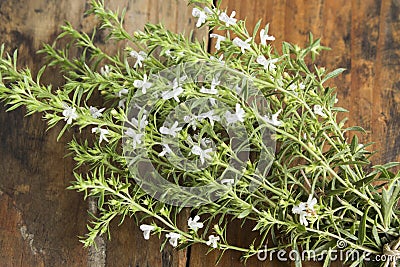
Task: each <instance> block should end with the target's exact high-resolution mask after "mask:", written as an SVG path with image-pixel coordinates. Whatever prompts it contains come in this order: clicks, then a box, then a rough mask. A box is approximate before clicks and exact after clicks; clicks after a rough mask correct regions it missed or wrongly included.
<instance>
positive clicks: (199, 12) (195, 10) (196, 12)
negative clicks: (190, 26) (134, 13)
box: [192, 7, 207, 28]
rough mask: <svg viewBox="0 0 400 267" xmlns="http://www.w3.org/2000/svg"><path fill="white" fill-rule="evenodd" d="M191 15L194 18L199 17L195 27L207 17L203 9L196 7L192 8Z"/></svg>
mask: <svg viewBox="0 0 400 267" xmlns="http://www.w3.org/2000/svg"><path fill="white" fill-rule="evenodd" d="M192 16H193V17H195V18H199V19H198V20H197V23H196V27H197V28H199V27H200V26H201V25H202V24H203V23H204V22H206V19H207V14H206V13H205V12H204V11H202V10H200V9H198V8H197V7H195V8H193V10H192Z"/></svg>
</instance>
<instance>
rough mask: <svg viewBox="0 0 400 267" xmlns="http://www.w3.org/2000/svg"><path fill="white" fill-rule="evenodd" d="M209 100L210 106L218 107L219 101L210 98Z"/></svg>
mask: <svg viewBox="0 0 400 267" xmlns="http://www.w3.org/2000/svg"><path fill="white" fill-rule="evenodd" d="M208 100H209V101H210V104H211V105H212V106H213V107H215V106H216V105H217V100H216V99H215V98H212V97H210V98H209V99H208Z"/></svg>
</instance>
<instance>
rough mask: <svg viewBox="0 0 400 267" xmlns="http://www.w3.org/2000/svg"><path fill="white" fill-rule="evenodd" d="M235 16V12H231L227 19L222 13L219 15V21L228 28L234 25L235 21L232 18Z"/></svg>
mask: <svg viewBox="0 0 400 267" xmlns="http://www.w3.org/2000/svg"><path fill="white" fill-rule="evenodd" d="M235 15H236V11H232V13H231V16H230V17H228V15H227V14H226V13H225V12H222V13H221V14H219V19H220V20H221V21H222V22H225V26H226V27H229V26H230V25H235V24H236V21H237V19H235V18H234V17H235Z"/></svg>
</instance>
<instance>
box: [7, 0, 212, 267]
mask: <svg viewBox="0 0 400 267" xmlns="http://www.w3.org/2000/svg"><path fill="white" fill-rule="evenodd" d="M89 2H90V1H85V0H81V1H64V0H62V1H45V0H23V1H1V2H0V18H2V21H3V23H2V25H0V34H1V35H0V43H5V44H6V47H7V50H8V51H12V50H14V49H16V48H18V50H19V64H20V66H28V67H29V68H31V69H32V70H33V72H34V73H35V72H36V71H37V70H38V68H39V66H40V65H41V64H43V63H44V61H43V58H42V57H41V56H38V55H36V54H35V51H37V50H38V49H40V48H41V45H42V43H43V42H47V43H52V42H53V41H54V39H55V37H56V36H57V34H58V33H59V32H60V28H59V26H60V25H62V24H63V22H64V20H68V21H70V22H71V23H72V25H73V26H74V27H76V28H77V29H80V30H82V31H85V32H89V33H90V32H91V31H92V29H93V27H94V26H95V24H96V20H95V19H94V17H93V16H84V12H85V10H86V9H87V8H89ZM107 5H108V6H109V7H110V8H111V9H113V10H116V9H117V8H119V10H122V8H126V9H127V13H126V25H125V26H126V28H127V29H128V31H129V32H132V33H133V32H134V31H135V30H141V29H143V25H144V24H145V23H146V22H153V23H157V22H160V21H161V22H163V23H164V24H165V25H166V26H167V27H168V28H169V29H171V30H173V31H175V32H186V33H189V32H190V30H192V29H194V24H195V21H194V20H192V16H191V10H190V9H187V8H185V6H186V3H185V1H183V0H179V1H161V0H152V1H147V0H143V1H135V0H124V1H111V2H107ZM202 31H205V29H204V30H202ZM195 35H196V32H195ZM203 35H204V34H203ZM102 41H103V40H99V46H100V47H101V48H102V49H104V50H105V51H106V52H108V53H113V52H114V51H116V49H118V47H121V46H122V45H124V44H120V45H118V46H116V45H107V46H106V45H104V44H103V45H102V44H101V42H102ZM42 80H43V81H45V82H46V83H52V84H54V85H59V84H60V83H61V82H62V76H61V74H60V75H54V73H51V74H50V75H49V74H45V75H44V76H43V79H42ZM24 112H25V111H24V109H18V110H17V111H14V112H12V113H5V112H4V108H2V109H1V114H0V125H1V126H2V127H1V131H0V137H1V140H2V143H1V146H0V149H1V153H2V162H1V163H0V170H1V174H0V189H1V190H2V191H3V192H4V194H3V197H2V199H5V200H4V201H5V203H14V204H13V205H8V206H5V207H2V209H1V210H0V214H1V217H2V218H8V220H7V221H10V223H8V224H6V226H4V227H5V228H4V232H2V233H1V237H2V238H1V240H2V246H1V249H0V258H1V259H2V260H0V266H96V267H100V266H102V265H103V264H105V265H106V266H185V265H186V251H179V252H178V251H176V250H173V249H172V248H171V247H168V246H167V248H166V249H165V251H164V252H162V253H161V252H159V247H160V242H161V241H156V240H157V238H156V237H154V238H152V241H151V242H145V240H144V239H143V236H142V232H141V231H140V230H139V229H138V227H136V226H134V224H133V223H132V221H129V220H126V221H125V223H124V224H123V225H122V226H119V227H118V226H116V224H117V222H115V223H114V224H113V226H112V228H113V229H112V230H111V231H112V240H111V241H107V242H106V243H104V240H101V239H100V240H99V241H100V242H101V243H104V245H103V246H100V251H96V250H94V249H89V250H85V249H83V248H82V244H81V243H79V242H78V235H84V234H85V232H86V229H85V224H86V222H87V215H86V210H87V209H88V203H87V202H84V201H83V200H82V195H81V194H77V193H75V192H72V191H66V190H65V188H66V187H67V186H68V185H69V182H70V181H71V180H72V179H73V176H72V170H73V162H72V160H71V158H64V155H65V154H66V152H67V151H66V149H65V145H66V142H67V141H68V140H69V139H70V137H71V133H69V134H68V133H67V135H66V136H65V137H64V138H62V140H61V142H59V143H57V142H56V134H57V131H58V130H59V128H55V129H52V130H50V131H49V132H45V129H46V125H45V123H44V122H43V121H42V119H41V117H40V115H35V116H32V117H29V118H24ZM182 216H184V217H185V223H186V217H188V214H185V215H182ZM3 221H4V224H5V223H6V222H7V221H5V220H2V222H3ZM14 221H15V223H11V222H14ZM1 225H3V224H1ZM117 227H118V229H116V228H117ZM2 229H3V227H2ZM21 229H22V230H21ZM12 234H13V235H14V236H13V235H12ZM102 250H104V251H102ZM144 252H145V253H144ZM104 253H106V255H105V256H104ZM88 254H89V256H88Z"/></svg>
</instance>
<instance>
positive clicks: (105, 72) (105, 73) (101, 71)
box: [100, 65, 111, 76]
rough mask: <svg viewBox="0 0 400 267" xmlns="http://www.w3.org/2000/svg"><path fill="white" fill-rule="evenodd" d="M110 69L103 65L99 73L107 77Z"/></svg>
mask: <svg viewBox="0 0 400 267" xmlns="http://www.w3.org/2000/svg"><path fill="white" fill-rule="evenodd" d="M110 71H111V70H110V67H109V66H108V65H104V66H103V67H101V68H100V73H101V75H103V76H108V74H110Z"/></svg>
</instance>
